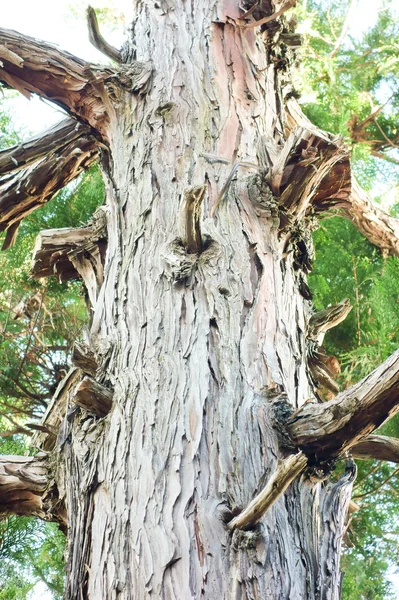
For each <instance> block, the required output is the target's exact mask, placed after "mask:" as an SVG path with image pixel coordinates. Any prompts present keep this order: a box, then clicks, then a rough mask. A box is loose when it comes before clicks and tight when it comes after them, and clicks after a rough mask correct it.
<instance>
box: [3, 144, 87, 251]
mask: <svg viewBox="0 0 399 600" xmlns="http://www.w3.org/2000/svg"><path fill="white" fill-rule="evenodd" d="M97 156H98V146H97V141H96V140H95V138H94V137H92V136H90V135H89V136H82V137H80V138H79V140H75V139H74V140H72V141H71V142H69V143H67V144H66V145H65V146H63V147H62V148H60V149H57V150H55V151H54V152H52V153H51V154H50V155H49V156H47V157H46V158H44V159H42V160H40V161H39V162H38V163H36V164H34V165H31V166H28V167H27V168H26V169H24V170H22V171H19V172H17V173H16V174H14V175H12V176H10V177H8V176H6V177H4V178H3V181H1V180H0V231H4V230H7V229H10V227H11V226H13V229H14V230H12V231H11V234H12V235H10V236H8V238H7V240H6V244H5V246H7V247H9V245H10V243H11V242H12V241H13V239H14V237H15V235H14V234H15V229H16V228H17V225H19V223H20V221H21V220H22V219H23V218H24V217H26V216H27V215H29V214H30V213H31V212H32V211H34V210H36V209H37V208H39V207H40V206H42V205H43V204H45V203H46V202H48V201H49V200H51V198H52V197H53V196H54V194H55V193H56V192H58V191H59V190H60V189H61V188H63V187H64V186H65V185H67V183H69V182H70V181H72V180H73V179H75V178H76V177H77V176H78V175H80V173H82V172H83V171H84V170H86V169H87V168H88V167H89V166H90V165H92V164H93V163H94V162H95V161H96V160H97Z"/></svg>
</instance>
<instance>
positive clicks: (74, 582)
mask: <svg viewBox="0 0 399 600" xmlns="http://www.w3.org/2000/svg"><path fill="white" fill-rule="evenodd" d="M290 5H291V3H287V2H285V3H280V4H278V3H276V4H275V5H274V4H272V2H270V1H269V0H260V1H259V2H258V3H257V4H256V5H255V6H254V5H253V3H252V2H244V10H246V11H247V13H246V14H245V15H244V20H240V19H239V15H240V7H239V2H238V0H224V1H221V0H198V1H197V2H195V3H189V2H186V1H183V0H174V1H173V2H171V1H169V0H159V1H157V2H151V3H150V2H137V3H135V6H134V20H133V24H132V29H131V32H130V35H131V37H130V39H129V40H128V43H127V44H126V46H125V48H124V49H123V51H122V54H121V58H122V60H123V62H124V64H125V65H126V70H127V71H126V72H127V73H133V75H131V76H130V80H129V81H130V84H129V85H130V87H129V86H127V84H126V77H127V76H126V73H125V71H124V73H125V75H123V73H122V74H121V75H120V77H119V78H117V77H114V78H113V79H112V85H107V82H108V81H109V80H108V79H107V77H108V75H107V76H105V75H104V73H105V71H104V70H102V71H101V72H100V71H99V72H97V71H94V70H93V68H92V67H87V66H86V67H83V65H82V64H81V62H79V61H78V60H77V59H72V58H71V57H69V55H68V56H66V55H65V54H64V53H61V54H60V55H59V54H58V53H59V51H58V50H54V49H51V48H50V47H49V46H44V47H43V51H42V55H41V56H45V57H49V60H48V62H47V63H46V68H45V71H44V74H38V73H37V72H36V66H37V64H38V62H37V56H38V55H39V54H40V51H39V49H38V47H37V44H36V45H35V44H34V43H33V42H32V41H29V40H28V42H29V44H28V45H29V47H30V51H31V53H32V48H33V49H35V52H33V58H32V59H30V58H28V56H27V52H26V50H27V43H28V42H27V41H26V38H24V40H22V41H23V43H22V50H21V52H20V53H19V55H18V56H20V57H21V60H23V63H20V64H19V65H18V64H16V63H15V61H16V60H17V59H15V60H14V62H13V61H12V60H11V61H10V60H8V62H7V61H6V56H5V51H3V55H2V54H1V52H0V56H4V61H3V62H4V63H5V65H6V75H3V77H4V80H6V81H8V83H9V84H10V85H15V87H17V88H18V86H20V87H22V91H24V90H26V89H31V87H32V85H31V83H29V82H28V80H30V77H33V76H34V79H35V86H37V89H38V90H39V93H41V94H43V95H45V96H46V97H52V98H53V99H55V101H57V102H58V101H59V100H58V95H59V94H61V95H62V99H61V103H62V104H63V105H66V106H67V107H68V110H69V111H70V112H71V113H72V114H75V115H77V116H78V117H79V118H80V119H83V120H85V121H86V122H88V123H90V125H91V126H92V127H93V128H95V129H96V131H97V133H99V134H100V135H101V139H102V142H101V143H102V144H103V146H105V147H103V150H104V152H103V153H102V156H101V160H102V169H103V172H104V176H105V179H106V189H107V192H106V194H107V199H106V203H107V207H106V210H104V211H103V218H104V220H105V221H106V229H107V238H108V243H107V246H106V251H105V257H104V265H103V263H102V257H101V261H100V262H99V258H98V256H97V257H95V258H96V260H97V262H96V265H97V266H98V269H99V270H98V271H95V272H94V271H93V272H94V279H93V277H92V276H89V275H86V276H85V277H83V278H84V280H85V283H86V286H87V289H88V293H89V296H90V300H91V305H92V309H93V314H92V323H91V329H90V335H89V336H87V338H88V339H86V340H85V342H86V345H87V346H88V347H89V348H90V351H91V355H92V358H93V361H94V364H95V366H96V368H95V373H94V367H93V364H92V363H90V365H89V366H88V369H90V371H91V376H92V377H95V380H94V379H93V380H90V379H88V378H86V379H84V377H85V367H84V365H82V363H80V365H79V360H80V359H78V363H77V364H78V366H82V369H78V368H74V369H72V370H71V371H70V373H69V374H68V376H67V377H66V378H65V380H64V381H63V382H62V384H61V385H60V387H59V388H58V390H57V392H56V395H55V397H54V399H53V401H52V404H51V406H50V407H49V409H48V411H47V413H46V415H45V418H44V420H43V427H47V429H49V430H50V431H53V430H54V429H57V428H58V430H59V435H58V438H57V439H55V436H49V435H46V434H45V432H38V433H37V434H36V436H35V440H34V442H35V444H36V445H38V446H39V447H43V448H46V449H47V450H49V451H50V450H52V451H53V452H54V456H55V457H56V460H55V462H54V465H55V466H54V474H55V478H56V480H57V484H58V489H59V495H60V498H61V499H62V501H65V503H66V506H67V509H68V515H69V535H68V540H69V543H68V566H67V585H66V598H67V600H69V599H70V600H72V599H73V600H76V598H79V599H80V598H85V599H86V598H87V599H91V600H98V599H100V598H104V599H105V598H106V599H107V600H108V599H109V600H130V599H131V598H134V599H135V600H141V599H146V598H150V597H153V598H164V599H166V598H167V599H168V600H173V599H176V600H177V599H179V600H181V599H182V598H184V599H189V598H201V597H203V598H206V599H209V600H213V599H219V598H234V599H235V600H241V599H242V600H245V599H248V600H249V599H251V600H253V599H260V598H262V600H276V599H277V598H278V599H279V600H280V599H281V600H288V599H295V600H337V599H338V597H339V588H340V572H339V554H340V547H341V540H342V537H343V535H344V532H345V518H346V512H347V507H348V504H349V500H350V493H351V489H352V484H353V480H354V477H355V468H354V466H353V464H352V463H351V462H350V461H349V462H348V463H347V467H346V471H345V473H344V475H343V476H342V477H341V479H339V481H329V480H328V479H329V477H328V476H329V472H328V469H327V468H326V465H325V464H324V465H321V466H320V465H319V464H318V463H317V461H315V460H314V452H313V454H312V461H311V462H312V469H311V472H309V471H308V472H304V473H303V474H302V475H301V476H300V477H299V478H297V479H296V480H294V481H293V482H292V484H291V485H289V486H288V488H287V489H286V491H285V492H284V494H278V497H277V499H275V502H274V503H273V505H272V506H271V507H270V510H268V511H267V512H266V513H265V514H264V516H263V517H262V518H261V520H260V522H259V524H257V525H255V526H254V527H253V529H252V530H250V531H241V530H239V529H236V530H235V531H234V532H231V531H230V530H229V528H228V523H229V522H231V520H232V519H233V518H234V517H235V516H236V515H238V514H239V513H240V512H242V510H243V509H244V508H245V507H246V506H248V504H249V503H250V502H251V500H253V498H255V497H256V496H257V494H258V493H259V492H260V491H261V490H262V489H263V488H264V486H265V483H266V482H267V481H269V480H270V479H271V478H272V475H273V473H275V472H276V470H277V469H278V465H279V464H280V463H279V461H281V460H283V461H284V460H288V462H290V458H289V457H288V455H289V454H291V453H296V452H297V449H296V448H295V445H296V444H297V445H302V438H303V436H305V434H306V431H305V432H303V431H302V430H298V433H296V429H295V427H296V425H295V423H300V422H301V421H300V420H298V419H297V420H296V421H291V422H292V423H293V424H292V425H291V430H290V431H291V435H292V439H293V440H294V442H295V443H294V444H293V443H292V440H290V439H289V438H288V436H285V437H284V436H283V435H282V433H283V432H284V431H285V429H286V422H287V420H288V418H289V417H290V415H291V413H292V412H293V411H296V410H298V409H299V410H300V411H301V410H302V411H303V412H299V413H297V414H299V415H302V414H303V415H305V417H306V418H307V419H308V421H309V422H311V419H312V418H313V415H314V414H316V413H317V410H319V409H318V408H317V406H318V405H315V404H311V405H310V404H305V403H306V401H307V400H309V399H314V394H313V382H312V379H311V377H310V373H309V363H308V360H309V345H310V344H311V343H313V344H316V342H317V340H315V339H312V333H311V331H312V327H313V330H314V329H315V327H314V322H313V325H311V327H310V328H309V320H310V318H311V313H312V310H311V303H310V301H309V300H310V297H311V295H310V291H309V289H308V287H307V283H306V274H307V273H308V272H309V271H310V269H311V267H312V260H313V248H312V240H311V232H312V230H313V229H314V227H315V226H316V223H315V214H318V213H321V212H323V211H325V210H328V209H329V208H334V207H335V206H336V204H337V203H341V204H345V203H349V202H350V195H351V176H350V168H349V159H348V152H347V150H346V149H345V147H344V146H343V144H342V142H341V141H340V140H339V139H337V138H334V137H333V136H330V135H329V134H326V133H324V132H322V131H320V130H318V129H317V128H315V127H314V126H313V125H312V124H311V123H310V122H309V121H308V120H307V119H306V118H305V117H304V116H303V115H302V113H301V110H300V107H299V105H298V103H297V102H296V101H295V100H294V98H293V90H292V86H291V82H290V75H289V66H290V61H291V60H292V58H293V54H292V52H293V51H292V48H293V47H294V45H295V44H297V41H298V40H297V39H296V40H294V41H293V44H291V45H288V46H287V45H286V42H287V41H290V39H291V38H290V36H291V35H292V31H291V30H290V28H289V26H288V25H287V24H284V21H279V20H277V21H276V15H277V14H280V15H282V14H283V13H284V12H286V11H287V10H288V8H289V6H290ZM251 7H253V10H252V9H251ZM241 14H242V13H241ZM272 15H274V16H273V17H272V18H271V16H272ZM260 21H262V22H263V25H262V27H261V28H260V27H259V22H260ZM245 24H246V25H250V26H249V27H243V25H245ZM4 35H5V37H6V40H11V41H10V43H9V44H8V48H9V51H12V52H15V53H17V54H18V51H17V47H16V41H17V40H20V38H19V37H18V35H17V34H14V33H12V34H10V33H9V32H8V33H6V34H4V32H0V42H1V43H4ZM7 36H8V37H7ZM24 44H25V45H24ZM48 53H50V56H49V54H48ZM52 53H53V54H52ZM54 57H56V58H57V60H59V61H60V62H61V64H62V69H61V71H62V73H61V76H59V75H58V73H59V72H58V70H56V69H55V62H54ZM65 61H66V62H65ZM17 62H18V61H17ZM149 63H151V69H152V71H150V69H149V68H148V67H145V65H148V64H149ZM21 64H23V67H21ZM24 69H25V71H24ZM129 69H130V70H129ZM3 70H4V69H3ZM82 70H83V74H84V75H85V77H86V79H85V78H84V77H83V74H82ZM20 71H22V72H20ZM150 72H152V77H151V81H149V80H148V79H149V74H150ZM1 73H2V71H0V78H1ZM16 73H19V74H20V77H19V78H18V80H17V79H15V77H16ZM122 75H123V76H122ZM44 76H45V81H44V80H43V77H44ZM7 77H8V79H7ZM64 77H66V83H65V85H64V86H63V88H62V90H61V89H60V82H61V80H62V79H63V78H64ZM82 77H83V81H82ZM110 77H111V76H110ZM21 81H22V84H21ZM132 81H133V83H132ZM10 82H11V83H10ZM50 88H51V89H50ZM51 90H54V91H51ZM57 94H58V95H57ZM82 231H83V230H80V234H82ZM54 235H55V234H54V232H51V233H50V235H49V236H48V237H47V238H46V237H45V235H43V234H42V244H41V251H42V252H43V255H42V256H43V258H42V259H41V260H43V262H44V266H45V268H46V274H50V272H51V268H53V266H54V264H55V263H56V262H57V260H59V264H60V266H61V264H62V265H63V267H62V269H64V268H70V267H69V266H68V267H67V266H66V263H64V262H63V261H65V260H66V259H68V261H70V262H71V263H72V265H73V267H74V269H75V272H79V273H80V274H82V272H83V271H85V272H86V273H88V270H87V269H88V264H87V260H89V262H90V263H91V265H92V268H93V269H94V264H93V261H92V260H91V258H89V259H88V257H87V255H86V254H85V252H86V251H87V252H89V253H90V252H91V249H89V248H88V247H87V246H86V244H85V242H84V243H83V246H84V252H81V251H78V252H75V250H73V251H72V252H71V251H70V249H69V248H70V246H68V243H65V240H64V241H62V242H61V248H62V250H61V254H57V252H58V250H56V251H54V249H55V247H56V245H53V246H52V245H51V244H53V242H54ZM71 235H72V237H73V236H76V235H78V232H76V231H75V232H72V234H71ZM55 237H57V236H55ZM45 240H47V241H48V242H49V244H48V246H46V241H45ZM75 241H76V239H75ZM74 243H75V242H74ZM75 245H76V247H77V248H80V247H81V246H79V244H75ZM83 246H82V247H83ZM94 246H95V245H94ZM90 248H91V247H90ZM85 261H86V262H85ZM100 263H101V267H100V266H99V265H100ZM37 265H39V263H38V262H37ZM39 268H40V267H39V266H37V267H36V269H39ZM79 269H80V270H79ZM98 273H100V274H101V276H99V275H98ZM92 275H93V273H92ZM90 277H91V279H90ZM91 280H92V283H90V281H91ZM335 308H336V307H335ZM347 308H348V307H347V306H345V307H344V309H343V312H342V313H340V315H341V316H342V314H343V313H344V312H345V313H346V311H347ZM330 317H331V314H330ZM333 317H334V318H333V320H334V322H335V321H336V318H335V317H336V315H335V316H333ZM320 331H321V330H320ZM320 331H319V333H320ZM317 339H318V338H317ZM90 371H89V372H90ZM371 377H373V376H371ZM82 380H83V381H86V383H87V382H88V381H90V384H91V386H92V388H94V387H96V386H97V389H113V390H114V394H113V397H112V407H111V409H110V411H109V413H108V414H107V416H106V417H105V418H100V419H99V418H98V415H91V414H90V413H89V412H88V411H87V410H85V409H81V408H78V407H76V405H75V404H74V402H75V392H76V389H79V386H81V385H82ZM373 382H374V379H373ZM377 385H378V383H377ZM395 385H396V384H395ZM100 386H102V387H100ZM384 394H385V396H384ZM380 395H381V396H384V398H386V397H388V396H389V394H388V395H387V394H386V393H385V392H383V391H382V390H381V394H380ZM94 396H95V394H94ZM92 397H93V396H92ZM339 398H340V397H339ZM389 398H390V400H389V401H391V396H389ZM330 404H331V403H328V404H327V405H323V407H321V408H320V413H322V410H324V408H325V411H326V414H327V415H330V413H329V412H328V410H329V407H330ZM353 404H354V403H353V398H352V401H349V400H347V401H346V403H345V402H344V405H345V410H347V408H348V407H349V408H350V407H351V406H353ZM377 404H378V403H377ZM303 405H305V407H304V408H302V409H301V408H300V407H302V406H303ZM86 406H87V405H86ZM334 406H339V403H338V404H335V405H334ZM315 407H316V408H315ZM370 407H371V408H370V411H372V410H373V409H374V405H373V404H372V403H371V404H370ZM392 410H394V409H393V401H392ZM315 411H316V413H315ZM358 413H359V411H358V412H356V411H354V412H353V418H354V422H358V421H357V420H358ZM318 414H319V413H317V415H316V417H314V418H316V420H317V418H319V417H318ZM367 414H369V413H367ZM333 416H335V413H334V415H333ZM338 416H339V415H338ZM350 416H351V415H349V417H348V418H350ZM320 418H321V417H320ZM377 420H378V419H377ZM371 422H372V419H371V417H370V419H369V423H368V424H367V426H366V425H365V426H364V427H363V426H362V427H360V428H359V431H357V430H356V432H355V433H354V434H353V437H354V438H356V439H355V441H357V440H358V439H359V437H361V436H363V435H367V433H369V432H370V431H371V430H372V428H373V426H376V424H375V422H373V424H372V423H371ZM327 425H329V424H327ZM298 427H299V426H298ZM307 433H308V434H309V429H308V432H307ZM301 436H302V437H301ZM348 436H349V432H348ZM345 439H346V438H345ZM308 445H309V444H308ZM349 445H350V444H349ZM305 446H306V444H305ZM346 446H348V444H346ZM346 446H345V447H346ZM307 447H308V446H306V448H307ZM341 450H342V449H341V448H339V449H336V448H332V447H331V444H330V453H331V455H332V457H333V458H335V456H336V454H337V453H340V452H341ZM287 457H288V459H287ZM323 458H324V457H323ZM326 459H327V457H326Z"/></svg>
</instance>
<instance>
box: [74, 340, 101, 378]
mask: <svg viewBox="0 0 399 600" xmlns="http://www.w3.org/2000/svg"><path fill="white" fill-rule="evenodd" d="M72 362H73V364H74V365H75V366H76V367H78V368H79V369H81V370H82V371H84V372H85V373H88V374H89V375H91V376H92V377H95V375H96V371H97V368H98V364H97V360H96V356H95V354H94V352H93V350H92V349H91V348H89V346H87V345H86V344H82V343H80V342H75V344H74V346H73V350H72Z"/></svg>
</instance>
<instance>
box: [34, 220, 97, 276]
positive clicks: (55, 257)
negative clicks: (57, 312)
mask: <svg viewBox="0 0 399 600" xmlns="http://www.w3.org/2000/svg"><path fill="white" fill-rule="evenodd" d="M92 237H93V232H92V231H91V229H90V227H76V228H74V229H69V228H63V229H47V230H45V231H41V232H40V233H39V234H38V236H37V238H36V242H35V247H34V249H33V258H32V267H31V271H32V275H33V276H34V277H37V278H40V277H50V276H52V275H57V276H58V278H59V279H60V281H68V280H69V279H78V278H79V273H78V271H77V270H76V269H75V267H74V265H73V264H72V262H71V259H70V255H71V253H72V252H74V251H76V250H79V249H81V251H83V250H84V247H85V245H87V244H92Z"/></svg>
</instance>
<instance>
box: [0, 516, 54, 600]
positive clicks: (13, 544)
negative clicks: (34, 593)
mask: <svg viewBox="0 0 399 600" xmlns="http://www.w3.org/2000/svg"><path fill="white" fill-rule="evenodd" d="M0 539H1V546H0V600H1V599H3V598H4V600H9V599H10V598H15V599H16V600H17V599H18V600H25V599H26V597H27V593H28V592H29V591H31V590H32V589H33V587H34V586H35V585H36V583H37V582H38V581H43V582H44V583H45V584H46V586H47V588H48V589H49V590H50V591H51V592H52V595H53V598H54V600H62V597H63V590H64V575H63V572H64V570H63V565H64V559H63V554H64V550H65V537H64V535H63V534H62V533H61V532H60V531H59V529H58V528H57V526H56V525H55V524H54V523H43V522H41V521H38V520H37V519H33V518H27V517H8V518H7V519H6V520H5V521H1V522H0Z"/></svg>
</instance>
